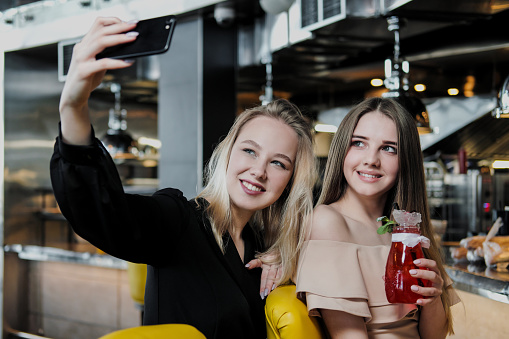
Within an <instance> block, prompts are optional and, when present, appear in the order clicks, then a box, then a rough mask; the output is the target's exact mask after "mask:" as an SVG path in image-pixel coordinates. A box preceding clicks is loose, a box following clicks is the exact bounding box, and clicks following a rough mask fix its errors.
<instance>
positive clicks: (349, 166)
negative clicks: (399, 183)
mask: <svg viewBox="0 0 509 339" xmlns="http://www.w3.org/2000/svg"><path fill="white" fill-rule="evenodd" d="M398 171H399V160H398V134H397V131H396V124H395V123H394V122H393V121H392V120H391V119H390V118H389V117H387V116H385V115H384V114H382V113H380V112H376V111H375V112H370V113H367V114H364V115H363V116H362V117H361V118H360V119H359V122H358V123H357V126H356V127H355V130H354V132H353V135H352V140H351V144H350V149H349V150H348V153H347V154H346V157H345V163H344V174H345V178H346V181H347V182H348V190H349V192H350V193H354V194H357V195H359V196H363V197H370V198H371V197H378V198H385V196H386V194H387V192H388V191H389V190H390V189H391V188H392V187H393V186H394V184H395V183H396V180H397V178H398Z"/></svg>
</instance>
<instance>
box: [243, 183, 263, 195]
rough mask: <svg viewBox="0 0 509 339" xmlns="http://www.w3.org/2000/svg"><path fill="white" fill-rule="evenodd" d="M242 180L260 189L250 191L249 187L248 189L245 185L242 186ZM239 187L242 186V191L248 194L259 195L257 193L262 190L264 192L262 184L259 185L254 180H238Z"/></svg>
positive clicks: (260, 192)
mask: <svg viewBox="0 0 509 339" xmlns="http://www.w3.org/2000/svg"><path fill="white" fill-rule="evenodd" d="M242 182H247V183H249V184H251V185H253V186H255V187H258V188H260V189H261V191H251V190H250V189H248V188H247V187H246V186H244V184H243V183H242ZM240 187H242V189H243V190H244V192H246V193H247V194H250V195H259V194H262V193H263V192H265V188H263V186H261V185H258V184H256V183H254V182H251V181H249V180H240Z"/></svg>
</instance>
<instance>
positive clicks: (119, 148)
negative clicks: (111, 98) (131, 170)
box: [101, 83, 138, 160]
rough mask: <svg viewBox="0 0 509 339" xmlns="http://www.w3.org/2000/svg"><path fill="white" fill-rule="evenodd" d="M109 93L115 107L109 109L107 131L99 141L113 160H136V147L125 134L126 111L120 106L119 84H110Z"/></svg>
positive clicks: (134, 142) (135, 143)
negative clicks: (111, 95)
mask: <svg viewBox="0 0 509 339" xmlns="http://www.w3.org/2000/svg"><path fill="white" fill-rule="evenodd" d="M110 91H111V92H112V93H114V94H115V106H114V108H110V111H109V119H108V130H107V131H106V134H105V135H104V136H103V137H102V138H101V141H102V143H103V144H104V146H105V147H106V149H107V150H108V152H109V153H110V154H111V156H112V158H113V159H114V160H123V159H136V158H137V156H138V146H137V142H136V141H135V140H134V139H133V138H132V137H131V135H130V134H129V133H128V132H127V122H126V116H127V110H125V109H122V108H121V106H120V91H121V86H120V84H117V83H112V84H111V85H110Z"/></svg>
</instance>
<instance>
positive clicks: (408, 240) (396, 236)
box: [392, 233, 430, 248]
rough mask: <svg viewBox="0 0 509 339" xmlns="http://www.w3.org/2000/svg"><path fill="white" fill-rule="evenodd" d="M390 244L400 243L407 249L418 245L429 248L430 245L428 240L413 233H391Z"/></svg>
mask: <svg viewBox="0 0 509 339" xmlns="http://www.w3.org/2000/svg"><path fill="white" fill-rule="evenodd" d="M392 242H401V243H403V244H404V245H405V246H408V247H415V246H417V244H419V243H421V246H422V247H424V248H429V245H430V242H429V239H428V238H426V237H425V236H422V235H419V234H415V233H392Z"/></svg>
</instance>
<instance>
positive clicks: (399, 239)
mask: <svg viewBox="0 0 509 339" xmlns="http://www.w3.org/2000/svg"><path fill="white" fill-rule="evenodd" d="M400 212H403V213H400ZM393 215H394V219H395V220H396V222H397V223H398V225H395V226H394V227H393V230H392V244H391V249H390V252H389V255H388V257H387V264H386V266H385V278H384V279H385V294H386V296H387V300H388V301H389V302H390V303H393V304H396V303H400V304H415V303H416V301H417V299H421V298H424V296H422V295H420V294H417V293H415V292H413V291H412V290H411V286H412V285H418V286H422V287H429V286H431V282H430V281H429V280H424V279H417V278H415V277H412V276H411V275H410V273H409V271H410V270H412V269H419V267H417V266H416V265H415V264H414V260H416V259H419V258H424V253H423V250H422V246H421V243H423V246H424V247H429V239H427V238H426V237H423V236H421V234H420V230H419V225H418V223H419V222H420V221H421V215H420V214H419V213H409V212H405V211H398V210H395V211H394V213H393ZM398 219H399V221H398Z"/></svg>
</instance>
